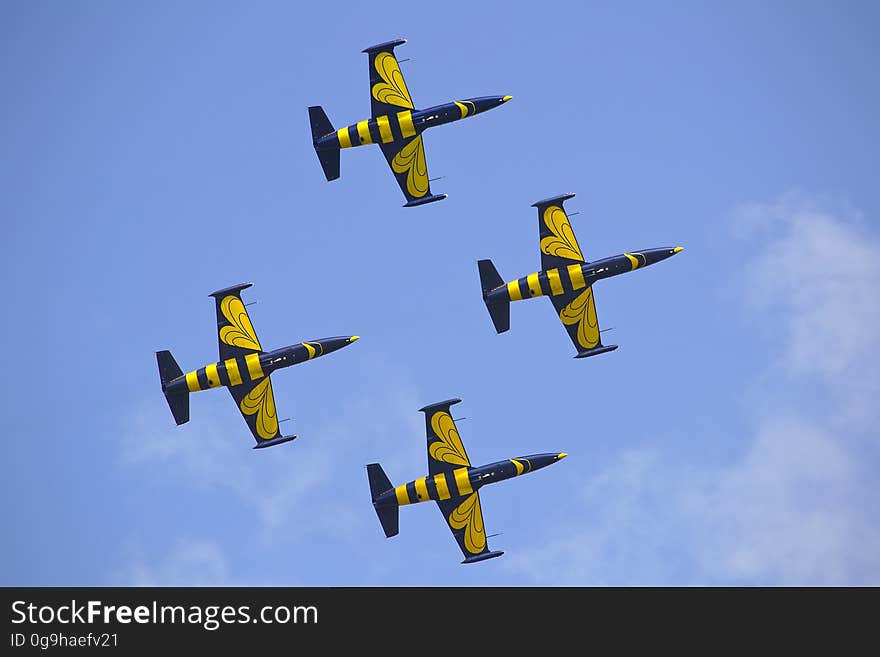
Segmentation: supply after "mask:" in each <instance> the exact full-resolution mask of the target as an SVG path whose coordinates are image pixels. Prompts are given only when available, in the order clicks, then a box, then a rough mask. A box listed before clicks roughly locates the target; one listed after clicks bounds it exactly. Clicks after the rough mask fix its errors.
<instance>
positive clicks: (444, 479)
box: [420, 399, 504, 563]
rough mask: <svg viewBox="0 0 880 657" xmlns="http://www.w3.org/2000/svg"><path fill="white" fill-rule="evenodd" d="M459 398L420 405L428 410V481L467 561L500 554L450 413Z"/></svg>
mask: <svg viewBox="0 0 880 657" xmlns="http://www.w3.org/2000/svg"><path fill="white" fill-rule="evenodd" d="M460 401H461V400H460V399H447V400H446V401H442V402H437V403H436V404H431V405H430V406H425V407H424V408H422V409H420V410H422V411H423V412H424V413H425V424H426V428H427V435H428V472H429V473H430V475H432V476H430V477H427V478H426V479H427V482H426V485H427V486H429V487H436V488H437V492H438V496H439V497H440V499H439V500H437V506H438V507H439V509H440V513H442V514H443V519H444V520H445V521H446V524H447V525H449V530H450V531H451V532H452V535H453V536H454V537H455V541H456V542H457V543H458V547H459V548H461V552H462V554H463V555H464V557H465V562H466V563H472V562H474V561H482V560H483V559H491V558H492V557H500V556H501V555H502V554H504V553H503V552H492V551H491V550H490V549H489V545H488V543H487V542H486V526H485V524H484V523H483V511H482V509H481V508H480V495H479V493H477V492H476V491H474V490H473V489H472V488H471V485H470V480H469V479H468V470H469V469H470V467H471V462H470V459H469V458H468V455H467V452H466V451H465V449H464V444H463V443H462V442H461V437H460V436H459V435H458V429H457V428H456V426H455V420H453V419H452V415H450V413H449V408H450V407H451V406H452V405H453V404H457V403H458V402H460Z"/></svg>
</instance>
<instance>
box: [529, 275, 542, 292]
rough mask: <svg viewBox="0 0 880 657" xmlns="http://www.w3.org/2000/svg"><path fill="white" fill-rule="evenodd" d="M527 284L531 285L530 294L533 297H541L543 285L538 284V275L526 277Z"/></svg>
mask: <svg viewBox="0 0 880 657" xmlns="http://www.w3.org/2000/svg"><path fill="white" fill-rule="evenodd" d="M526 283H528V284H529V292H531V293H532V296H533V297H539V296H541V294H542V292H541V284H540V283H539V282H538V274H529V275H528V276H526Z"/></svg>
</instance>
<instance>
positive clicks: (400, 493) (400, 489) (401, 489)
mask: <svg viewBox="0 0 880 657" xmlns="http://www.w3.org/2000/svg"><path fill="white" fill-rule="evenodd" d="M394 494H395V495H397V503H398V504H400V505H404V504H409V495H407V494H406V484H402V485H400V486H397V487H396V488H395V489H394Z"/></svg>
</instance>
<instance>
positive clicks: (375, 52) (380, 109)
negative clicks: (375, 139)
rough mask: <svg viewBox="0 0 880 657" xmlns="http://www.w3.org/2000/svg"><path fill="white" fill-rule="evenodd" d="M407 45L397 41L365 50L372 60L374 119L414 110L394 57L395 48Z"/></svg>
mask: <svg viewBox="0 0 880 657" xmlns="http://www.w3.org/2000/svg"><path fill="white" fill-rule="evenodd" d="M403 43H406V39H396V40H395V41H389V42H387V43H380V44H378V45H376V46H370V47H369V48H366V49H364V52H365V53H367V55H369V58H370V101H371V102H372V112H373V118H377V117H380V116H388V115H391V114H397V113H398V112H400V111H401V110H412V109H414V105H413V101H412V98H411V97H410V95H409V89H407V87H406V80H404V79H403V73H401V72H400V64H398V62H397V57H395V56H394V48H395V46H399V45H401V44H403Z"/></svg>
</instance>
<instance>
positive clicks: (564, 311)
mask: <svg viewBox="0 0 880 657" xmlns="http://www.w3.org/2000/svg"><path fill="white" fill-rule="evenodd" d="M550 301H552V302H553V307H554V308H555V309H556V313H557V314H558V315H559V319H560V321H561V322H562V325H563V326H564V327H565V330H566V331H568V337H569V338H571V341H572V344H574V347H575V349H577V350H578V354H580V353H582V352H584V351H589V350H591V349H597V348H601V347H602V338H601V336H600V335H599V320H598V319H597V318H596V303H595V302H594V301H593V288H592V287H585V288H583V289H581V290H574V291H572V292H565V293H563V294H560V295H557V296H551V297H550Z"/></svg>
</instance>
